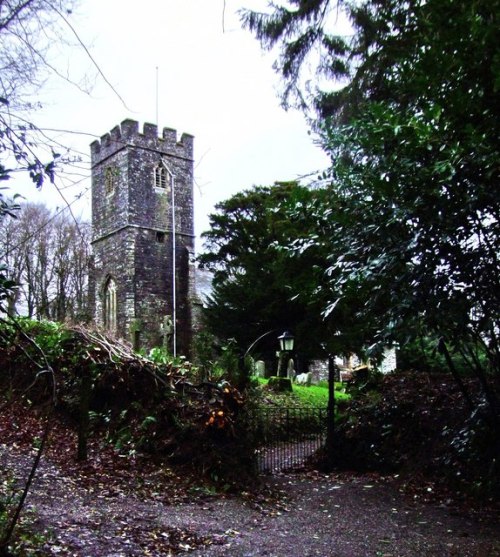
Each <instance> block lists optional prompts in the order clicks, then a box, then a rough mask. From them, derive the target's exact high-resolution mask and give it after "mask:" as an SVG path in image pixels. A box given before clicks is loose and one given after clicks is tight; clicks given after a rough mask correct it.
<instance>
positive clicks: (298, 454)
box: [249, 407, 327, 473]
mask: <svg viewBox="0 0 500 557" xmlns="http://www.w3.org/2000/svg"><path fill="white" fill-rule="evenodd" d="M249 417H250V421H249V426H250V427H251V428H252V431H253V435H254V436H255V437H254V439H255V444H256V447H257V448H256V457H257V467H258V471H259V472H270V473H273V472H279V471H281V470H285V469H290V468H297V467H300V466H302V465H303V464H304V463H305V461H306V459H307V458H308V457H310V456H311V455H312V454H313V453H314V452H315V451H316V450H318V449H319V448H320V447H321V446H322V445H323V444H324V442H325V439H326V420H327V409H326V408H314V407H259V408H256V409H255V410H254V411H253V412H252V413H251V415H250V416H249Z"/></svg>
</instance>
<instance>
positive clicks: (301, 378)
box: [296, 371, 312, 387]
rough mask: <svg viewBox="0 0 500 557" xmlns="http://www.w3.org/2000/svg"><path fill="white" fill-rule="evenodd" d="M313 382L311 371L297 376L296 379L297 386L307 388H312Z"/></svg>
mask: <svg viewBox="0 0 500 557" xmlns="http://www.w3.org/2000/svg"><path fill="white" fill-rule="evenodd" d="M311 381H312V372H311V371H308V372H307V373H301V374H299V375H297V379H296V382H297V385H305V386H306V387H310V386H311Z"/></svg>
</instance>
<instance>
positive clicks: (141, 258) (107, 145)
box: [90, 120, 196, 356]
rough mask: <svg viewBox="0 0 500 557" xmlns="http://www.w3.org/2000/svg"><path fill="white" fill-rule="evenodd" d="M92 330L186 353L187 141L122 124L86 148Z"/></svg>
mask: <svg viewBox="0 0 500 557" xmlns="http://www.w3.org/2000/svg"><path fill="white" fill-rule="evenodd" d="M91 164H92V229H93V239H92V247H93V264H92V268H91V273H90V303H91V307H92V308H93V311H94V316H93V317H94V320H95V323H96V325H97V326H99V327H101V328H103V329H105V330H107V331H108V332H109V333H111V334H113V335H115V336H117V337H119V338H124V339H126V340H129V341H130V342H131V343H132V344H133V346H134V348H135V349H139V348H146V349H147V348H151V347H153V346H164V347H166V348H168V350H169V352H170V353H172V354H174V355H177V354H184V355H186V356H188V355H189V351H190V346H191V341H192V330H193V320H194V314H193V312H194V307H195V306H196V295H195V275H194V270H195V269H194V263H193V258H194V219H193V137H192V136H191V135H188V134H183V135H182V136H181V137H180V139H179V140H178V138H177V133H176V131H175V130H173V129H170V128H164V129H163V130H162V134H161V136H159V135H158V129H157V126H155V125H152V124H144V127H143V130H142V133H141V132H140V131H139V124H138V122H136V121H134V120H124V121H123V122H122V123H121V124H120V125H119V126H116V127H115V128H113V129H112V130H111V132H109V133H107V134H106V135H104V136H103V137H102V138H101V140H100V141H94V142H93V143H92V144H91Z"/></svg>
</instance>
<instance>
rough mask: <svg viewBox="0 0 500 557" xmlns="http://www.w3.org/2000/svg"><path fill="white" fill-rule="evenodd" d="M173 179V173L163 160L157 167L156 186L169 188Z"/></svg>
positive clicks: (155, 174)
mask: <svg viewBox="0 0 500 557" xmlns="http://www.w3.org/2000/svg"><path fill="white" fill-rule="evenodd" d="M172 180H173V174H172V173H171V172H170V170H169V169H168V168H167V167H166V165H165V163H164V162H163V161H162V162H160V163H159V164H158V166H156V167H155V172H154V185H155V188H161V189H167V188H168V187H169V186H171V184H172Z"/></svg>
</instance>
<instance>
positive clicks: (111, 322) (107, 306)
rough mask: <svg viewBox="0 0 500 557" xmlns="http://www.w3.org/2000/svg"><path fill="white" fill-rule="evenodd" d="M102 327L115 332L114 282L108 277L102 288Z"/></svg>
mask: <svg viewBox="0 0 500 557" xmlns="http://www.w3.org/2000/svg"><path fill="white" fill-rule="evenodd" d="M104 327H105V328H106V329H107V330H108V331H110V332H112V333H115V332H116V282H115V281H114V279H113V278H112V277H109V278H108V280H107V281H106V285H105V287H104Z"/></svg>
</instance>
